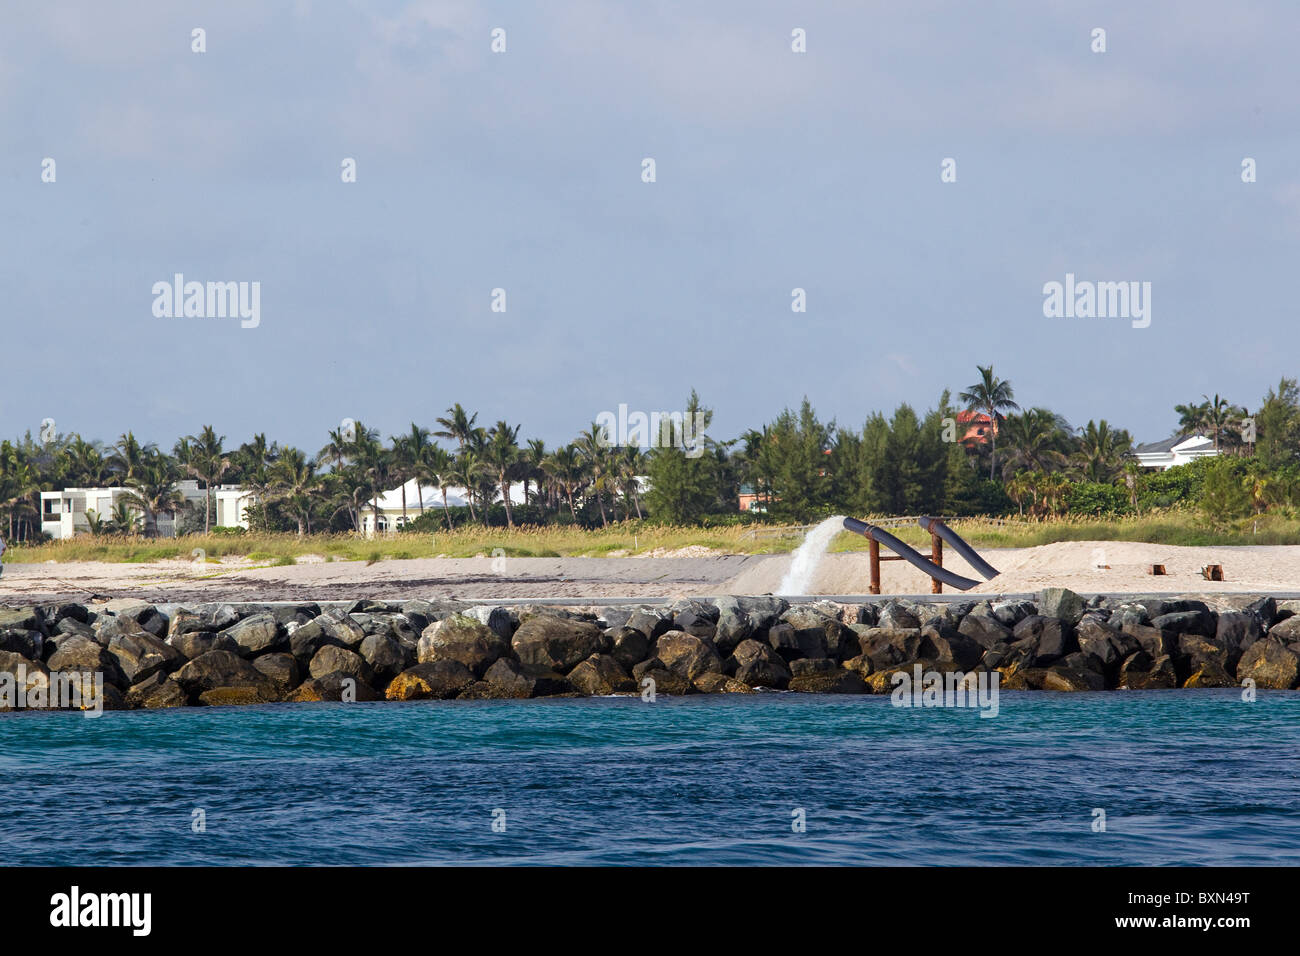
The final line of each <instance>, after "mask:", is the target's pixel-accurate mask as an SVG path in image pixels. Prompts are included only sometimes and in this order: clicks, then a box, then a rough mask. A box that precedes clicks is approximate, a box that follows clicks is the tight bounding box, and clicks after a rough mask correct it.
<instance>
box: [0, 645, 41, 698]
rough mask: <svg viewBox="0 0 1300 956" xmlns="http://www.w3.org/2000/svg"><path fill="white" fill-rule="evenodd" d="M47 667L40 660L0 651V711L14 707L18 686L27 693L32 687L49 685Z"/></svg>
mask: <svg viewBox="0 0 1300 956" xmlns="http://www.w3.org/2000/svg"><path fill="white" fill-rule="evenodd" d="M49 677H50V672H49V669H48V668H46V666H45V665H44V664H42V663H41V662H40V661H34V660H31V659H30V658H27V657H23V656H22V655H21V654H15V653H14V652H13V651H0V711H7V710H12V709H14V708H15V707H16V706H17V705H18V702H19V694H18V691H19V687H20V685H21V687H22V690H23V691H24V693H26V694H29V693H30V692H31V690H32V689H33V687H36V686H38V685H39V686H43V687H45V688H48V687H49Z"/></svg>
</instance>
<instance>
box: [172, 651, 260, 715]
mask: <svg viewBox="0 0 1300 956" xmlns="http://www.w3.org/2000/svg"><path fill="white" fill-rule="evenodd" d="M172 679H173V680H175V681H176V683H177V684H179V685H180V686H181V689H182V690H184V691H185V693H186V694H187V695H188V696H189V697H190V698H191V699H192V698H195V697H197V698H199V700H200V701H201V702H203V703H261V702H265V701H273V700H278V699H279V696H280V695H279V691H278V689H277V688H276V686H275V683H274V682H273V681H272V680H271V679H270V678H269V677H267V676H266V675H265V674H263V673H262V672H261V671H259V670H258V669H257V668H255V667H254V666H253V665H252V663H251V662H249V661H247V660H245V659H244V658H242V657H240V656H239V655H238V654H232V653H231V652H230V651H208V653H206V654H201V655H199V656H198V657H196V658H194V660H192V661H190V662H189V663H188V664H186V665H185V666H184V667H182V668H181V669H180V670H178V671H176V673H175V674H173V675H172ZM209 692H216V693H209ZM205 695H207V696H206V697H205Z"/></svg>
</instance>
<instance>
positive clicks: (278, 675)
mask: <svg viewBox="0 0 1300 956" xmlns="http://www.w3.org/2000/svg"><path fill="white" fill-rule="evenodd" d="M253 666H254V667H255V668H257V670H258V671H259V672H260V673H262V674H265V675H266V676H267V677H269V678H270V679H271V682H272V683H273V684H275V686H276V689H277V690H279V691H280V693H281V694H287V693H288V692H289V691H291V690H293V689H294V688H295V687H297V686H298V685H299V684H300V683H302V668H300V667H299V666H298V659H297V658H295V657H294V656H293V655H292V654H285V653H275V654H263V655H262V656H261V657H257V658H254V660H253Z"/></svg>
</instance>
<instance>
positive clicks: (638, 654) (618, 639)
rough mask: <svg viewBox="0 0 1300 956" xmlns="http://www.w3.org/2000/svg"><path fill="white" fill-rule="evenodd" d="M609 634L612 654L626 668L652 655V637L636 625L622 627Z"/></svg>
mask: <svg viewBox="0 0 1300 956" xmlns="http://www.w3.org/2000/svg"><path fill="white" fill-rule="evenodd" d="M609 636H610V640H611V642H612V646H611V649H610V654H611V655H612V656H613V658H614V660H616V661H618V663H619V665H620V666H621V667H622V668H623V669H624V670H631V669H632V668H633V667H635V666H636V665H637V664H640V663H641V662H642V661H643V660H645V659H646V658H647V657H649V656H650V639H649V638H648V637H646V636H645V633H644V632H642V631H640V630H638V629H637V628H635V627H620V628H618V629H617V630H615V631H614V633H613V634H611V635H609Z"/></svg>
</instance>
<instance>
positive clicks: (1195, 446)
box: [1133, 435, 1218, 471]
mask: <svg viewBox="0 0 1300 956" xmlns="http://www.w3.org/2000/svg"><path fill="white" fill-rule="evenodd" d="M1133 454H1134V456H1135V457H1136V458H1137V460H1138V463H1139V464H1140V465H1141V466H1142V467H1143V468H1158V469H1159V470H1161V471H1164V470H1165V469H1167V468H1172V467H1174V466H1175V465H1185V464H1187V463H1188V462H1191V461H1196V459H1198V458H1213V457H1214V456H1215V455H1217V454H1218V451H1217V450H1215V447H1214V439H1213V438H1209V437H1207V436H1205V435H1177V436H1175V437H1173V438H1166V439H1165V440H1164V441H1154V442H1150V443H1149V444H1146V445H1138V446H1137V447H1136V448H1134V449H1133Z"/></svg>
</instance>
